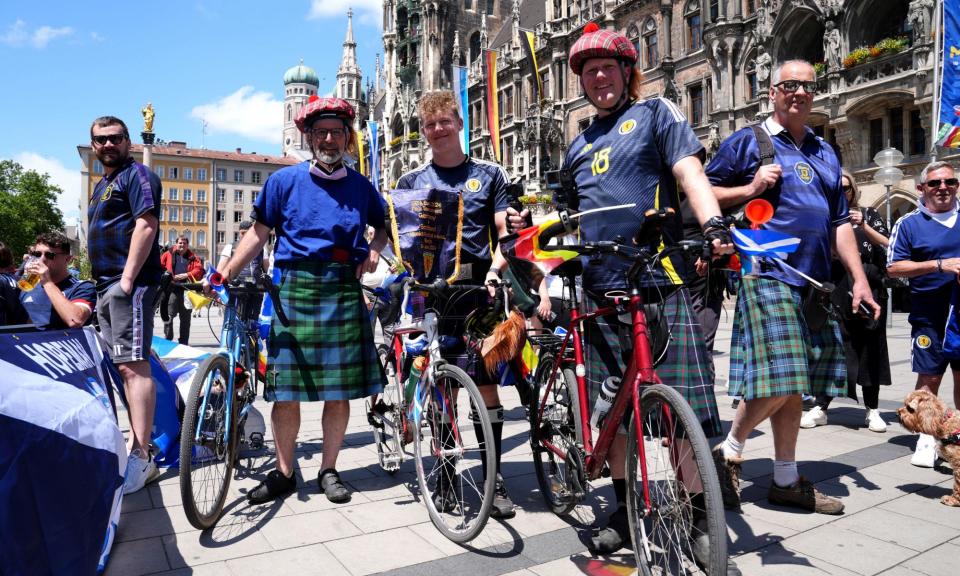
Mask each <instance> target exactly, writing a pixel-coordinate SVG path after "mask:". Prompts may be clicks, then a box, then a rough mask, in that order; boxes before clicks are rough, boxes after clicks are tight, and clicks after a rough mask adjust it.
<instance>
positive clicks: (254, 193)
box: [250, 190, 260, 204]
mask: <svg viewBox="0 0 960 576" xmlns="http://www.w3.org/2000/svg"><path fill="white" fill-rule="evenodd" d="M259 195H260V191H259V190H253V191H251V192H250V203H251V204H256V203H257V196H259Z"/></svg>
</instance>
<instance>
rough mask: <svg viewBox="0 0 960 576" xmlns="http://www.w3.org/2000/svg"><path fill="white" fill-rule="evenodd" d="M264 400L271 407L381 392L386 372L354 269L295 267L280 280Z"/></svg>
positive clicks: (290, 266)
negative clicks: (279, 313)
mask: <svg viewBox="0 0 960 576" xmlns="http://www.w3.org/2000/svg"><path fill="white" fill-rule="evenodd" d="M280 301H281V303H282V304H283V310H284V312H285V313H286V315H287V317H288V318H289V319H290V326H289V327H284V326H283V325H282V324H280V322H279V320H278V319H277V317H276V315H274V318H273V322H272V323H271V325H270V351H269V357H268V360H267V385H266V388H265V390H264V398H265V399H266V400H267V401H270V402H286V401H300V402H317V401H323V400H353V399H355V398H363V397H365V396H370V395H371V394H378V393H380V392H382V391H383V385H384V382H385V378H384V374H383V368H382V367H381V365H380V360H379V358H378V357H377V348H376V345H375V344H374V341H373V328H372V327H371V326H370V319H369V316H368V313H367V309H366V306H365V305H364V303H363V295H362V292H361V288H360V282H359V281H358V280H357V278H356V265H355V264H341V263H336V262H315V261H308V262H297V263H293V264H288V265H287V266H286V267H285V268H284V270H283V274H282V276H281V281H280Z"/></svg>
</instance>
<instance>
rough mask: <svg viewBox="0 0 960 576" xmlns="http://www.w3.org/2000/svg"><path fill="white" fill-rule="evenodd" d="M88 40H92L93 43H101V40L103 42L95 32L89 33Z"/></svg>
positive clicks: (101, 37)
mask: <svg viewBox="0 0 960 576" xmlns="http://www.w3.org/2000/svg"><path fill="white" fill-rule="evenodd" d="M90 39H91V40H93V41H94V42H103V40H104V38H103V36H101V35H100V34H99V33H97V32H91V33H90Z"/></svg>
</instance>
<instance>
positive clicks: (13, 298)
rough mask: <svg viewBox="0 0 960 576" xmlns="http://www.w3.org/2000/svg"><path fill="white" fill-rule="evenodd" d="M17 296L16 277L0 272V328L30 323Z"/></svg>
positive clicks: (18, 292)
mask: <svg viewBox="0 0 960 576" xmlns="http://www.w3.org/2000/svg"><path fill="white" fill-rule="evenodd" d="M19 294H20V290H19V289H18V288H17V278H16V276H14V275H13V274H7V273H5V272H0V326H7V325H10V324H26V323H28V322H29V321H30V317H29V316H28V315H27V311H26V310H24V309H23V306H22V305H21V304H20V296H19Z"/></svg>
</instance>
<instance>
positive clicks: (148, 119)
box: [140, 102, 154, 132]
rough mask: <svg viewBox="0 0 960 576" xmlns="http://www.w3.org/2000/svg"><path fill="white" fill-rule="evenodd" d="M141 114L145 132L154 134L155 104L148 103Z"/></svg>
mask: <svg viewBox="0 0 960 576" xmlns="http://www.w3.org/2000/svg"><path fill="white" fill-rule="evenodd" d="M140 113H141V114H143V131H144V132H153V116H154V113H153V104H152V103H150V102H147V105H146V106H144V107H143V109H142V110H140Z"/></svg>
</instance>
